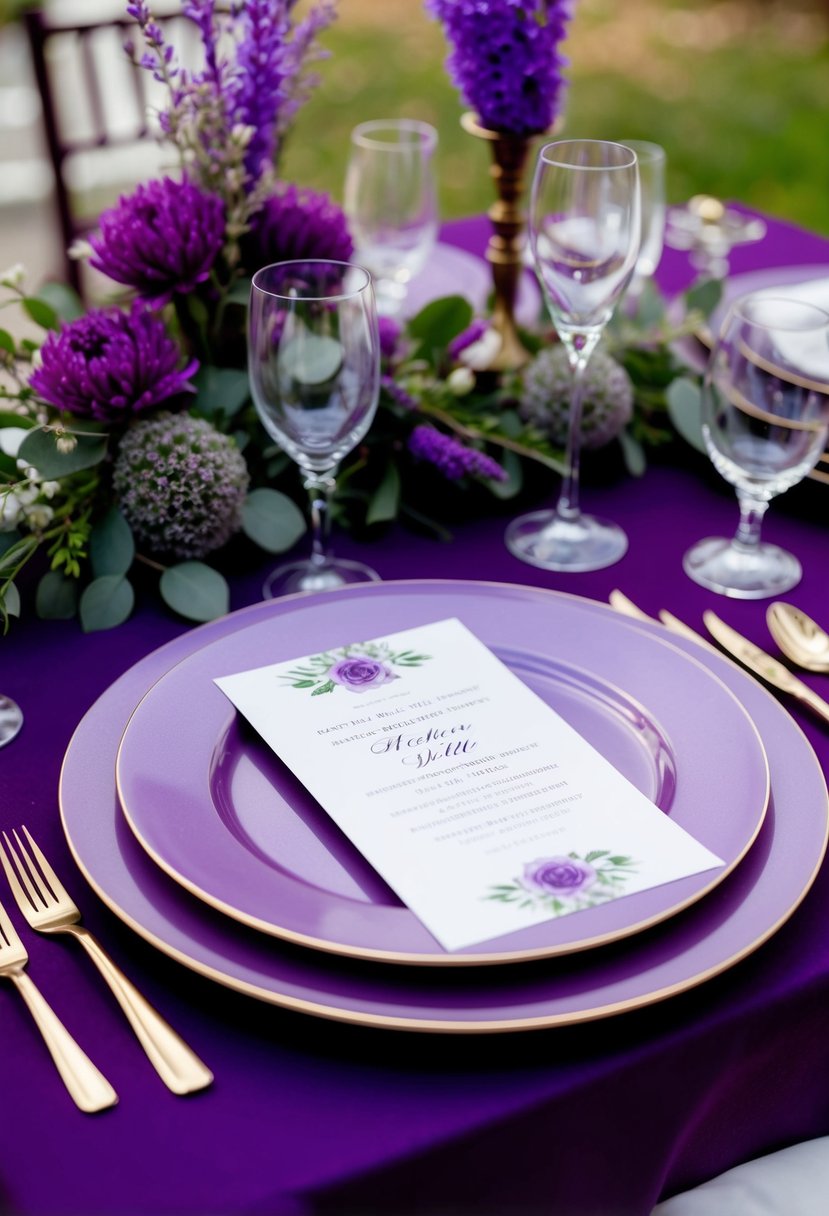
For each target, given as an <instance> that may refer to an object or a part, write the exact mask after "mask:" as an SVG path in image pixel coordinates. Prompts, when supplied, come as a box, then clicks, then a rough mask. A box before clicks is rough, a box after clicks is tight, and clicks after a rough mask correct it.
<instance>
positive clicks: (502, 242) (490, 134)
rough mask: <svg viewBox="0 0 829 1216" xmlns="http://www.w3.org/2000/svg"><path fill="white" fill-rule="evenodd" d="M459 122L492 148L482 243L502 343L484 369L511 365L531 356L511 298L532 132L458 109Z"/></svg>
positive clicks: (520, 256) (518, 266) (519, 263)
mask: <svg viewBox="0 0 829 1216" xmlns="http://www.w3.org/2000/svg"><path fill="white" fill-rule="evenodd" d="M461 126H462V127H463V129H464V131H467V132H468V133H469V134H470V135H475V136H477V138H478V139H485V140H486V141H487V142H488V143H489V146H490V150H491V153H492V163H491V165H490V169H489V173H490V176H491V178H492V180H493V182H494V183H495V189H496V192H497V195H498V197H497V198H496V200H495V202H494V203H493V204H492V206H491V207H490V208H489V210H488V212H487V215H488V216H489V218H490V220H491V221H492V229H493V231H492V235H491V236H490V238H489V244H488V245H487V248H486V260H487V261H488V262H489V264H490V265H491V266H492V282H493V287H494V291H495V307H494V309H493V313H492V328H493V329H494V330H495V331H496V332H497V333H498V334H499V335H500V337H501V345H500V347H499V349H498V352H497V354H496V355H495V356H494V357H493V359H492V361H491V362H490V365H489V367H488V368H487V369H486V370H488V371H499V372H500V371H514V370H515V369H516V368H519V367H523V366H524V364H525V363H527V362H528V361H529V359H530V358H531V356H530V352H529V351H528V350H527V349H526V347H525V346H524V344H523V342H522V341H521V338H520V337H519V334H518V330H517V328H516V324H515V302H516V296H517V294H518V283H519V280H520V278H521V272H522V270H523V269H524V228H525V224H526V217H525V216H524V212H523V211H522V209H521V197H522V195H523V193H524V171H525V169H526V164H527V157H528V155H529V152H530V149H531V147H532V142H533V140H534V139H535V138H537V136H535V135H511V134H509V133H508V132H506V131H492V130H490V129H489V128H487V127H482V126H481V124H480V123H479V122H478V120H477V118H476V116H475V115H474V114H472V113H471V112H470V113H466V114H464V115H462V117H461Z"/></svg>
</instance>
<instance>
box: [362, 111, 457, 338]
mask: <svg viewBox="0 0 829 1216" xmlns="http://www.w3.org/2000/svg"><path fill="white" fill-rule="evenodd" d="M437 143H438V133H437V131H436V130H435V128H434V127H432V126H430V125H429V123H426V122H419V121H417V120H416V119H412V118H399V119H377V120H375V121H372V122H363V123H360V124H359V126H357V127H355V128H354V130H353V131H352V133H351V155H350V157H349V161H348V167H347V169H346V176H345V199H344V203H345V212H346V215H347V216H348V220H349V225H350V228H351V232H352V235H353V237H354V244H355V246H356V250H357V256H358V258H359V259H360V263H361V265H363V266H366V267H368V269H369V270H370V271H371V274H372V276H373V278H374V285H375V291H376V294H377V308H378V311H379V312H380V313H381V314H382V315H385V316H392V315H394V314H395V313H397V312H399V311H400V309H401V307H402V306H403V303H404V301H405V298H406V293H407V291H408V285H409V282H410V281H411V280H412V279H413V278H414V277H415V275H416V274H417V273H418V272H419V271H420V270H422V269H423V266H424V265H425V262H426V259H427V258H428V256H429V254H430V253H431V251H432V249H433V247H434V244H435V240H436V239H437V231H438V203H437V188H436V185H435V173H434V154H435V149H436V148H437Z"/></svg>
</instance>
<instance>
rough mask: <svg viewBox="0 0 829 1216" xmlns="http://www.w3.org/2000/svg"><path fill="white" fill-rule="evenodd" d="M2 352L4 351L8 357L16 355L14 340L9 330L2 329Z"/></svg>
mask: <svg viewBox="0 0 829 1216" xmlns="http://www.w3.org/2000/svg"><path fill="white" fill-rule="evenodd" d="M0 350H4V351H5V352H6V354H8V355H13V354H14V353H15V350H16V347H15V345H14V338H13V337H12V336H11V334H10V333H9V331H8V330H7V329H0Z"/></svg>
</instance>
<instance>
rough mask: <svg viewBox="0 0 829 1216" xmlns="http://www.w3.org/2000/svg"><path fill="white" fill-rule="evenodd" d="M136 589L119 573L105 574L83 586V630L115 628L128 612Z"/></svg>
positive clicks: (130, 609) (81, 612)
mask: <svg viewBox="0 0 829 1216" xmlns="http://www.w3.org/2000/svg"><path fill="white" fill-rule="evenodd" d="M134 603H135V592H134V591H133V589H132V586H131V584H130V583H129V582H128V581H127V580H126V579H125V578H124V577H123V575H121V574H104V575H103V576H102V577H101V578H95V579H93V580H92V582H91V583H89V584H88V585H87V586H86V587H85V588H84V590H83V593H82V594H81V598H80V605H79V613H80V618H81V626H82V628H83V630H84V633H94V632H96V631H97V630H100V629H114V628H115V626H116V625H121V624H123V622H124V621H125V620H126V619H127V617H128V616H129V615H130V614H131V612H132V609H133V605H134Z"/></svg>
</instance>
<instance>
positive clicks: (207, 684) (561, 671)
mask: <svg viewBox="0 0 829 1216" xmlns="http://www.w3.org/2000/svg"><path fill="white" fill-rule="evenodd" d="M583 603H584V601H583V600H581V599H577V598H576V597H573V596H564V595H558V596H555V597H553V598H550V597H549V596H544V597H542V598H541V599H539V598H538V596H537V595H536V594H535V593H534V592H528V591H527V589H526V588H514V587H508V586H504V585H492V586H483V587H482V586H481V585H477V584H474V583H461V584H452V583H448V584H444V585H434V584H431V585H430V584H418V585H417V586H415V587H411V586H407V585H406V584H399V583H398V584H395V583H384V584H381V585H380V586H379V587H368V588H366V587H364V588H362V589H361V588H351V589H349V590H348V591H347V592H346V593H345V594H340V595H337V596H335V597H333V598H332V597H330V596H317V597H315V598H314V599H313V600H309V599H307V598H306V599H305V600H294V601H292V602H287V601H283V602H282V603H281V604H280V605H279V606H278V607H276V608H274V609H273V610H272V611H271V613H270V614H268V615H266V616H264V617H263V618H262V619H260V620H257V622H256V623H255V624H250V625H248V626H247V627H246V628H243V629H238V630H237V631H235V632H234V633H232V634H230V635H229V636H223V637H221V638H219V639H217V640H216V641H214V642H212V643H210V644H208V645H206V646H203V647H201V648H200V649H199V650H198V651H196V652H195V653H194V654H192V655H190V656H189V657H187V658H185V659H182V661H181V662H179V663H178V664H176V665H175V666H173V667H172V668H171V670H170V671H169V672H167V673H166V674H165V675H164V676H162V678H161V679H160V680H159V681H158V682H157V683H156V684H155V685H154V686H153V687H152V688H151V689H150V690H149V692H148V693H147V694H146V696H145V697H144V698H143V699H142V701H141V702H140V703H139V705H138V706H137V708H136V709H135V712H134V713H133V715H132V717H131V718H130V721H129V723H128V724H127V727H126V730H125V731H124V735H123V738H122V742H121V746H120V749H119V753H118V759H117V767H116V783H117V788H118V795H119V800H120V804H121V807H122V810H123V811H124V814H125V816H126V819H127V822H128V823H129V826H130V827H131V828H132V830H133V832H134V834H135V835H136V837H137V839H138V841H139V843H140V844H141V845H142V847H143V848H144V849H145V851H146V852H147V853H148V854H149V855H150V857H152V859H153V860H154V861H155V862H156V863H157V864H158V865H160V866H161V868H162V869H163V870H165V872H166V873H167V874H169V875H170V877H171V878H174V879H175V880H176V881H177V882H179V883H181V884H182V886H184V887H185V888H186V889H187V890H188V891H190V892H191V893H192V894H194V895H196V896H198V897H199V898H201V899H204V900H205V901H206V902H207V903H209V904H211V906H213V907H215V908H217V909H218V910H219V911H221V912H224V913H225V914H226V915H228V916H231V917H234V918H236V919H238V920H240V921H242V922H243V923H244V924H247V925H250V926H251V927H253V928H256V929H260V930H262V931H263V932H266V933H273V934H274V935H276V936H278V937H282V938H284V939H286V940H288V941H292V942H295V943H297V944H299V945H304V946H310V947H313V948H316V949H321V950H329V951H332V952H334V953H338V954H344V955H349V956H351V957H355V958H367V959H376V960H382V961H384V962H390V963H402V964H429V965H442V966H463V965H466V966H470V965H482V964H495V963H514V962H517V961H527V960H529V959H533V958H545V957H551V956H553V955H559V954H563V953H568V952H571V951H576V950H584V949H588V948H594V947H596V946H598V945H604V944H606V943H608V942H611V941H615V940H618V939H619V938H621V937H625V936H628V935H630V934H632V933H636V932H639V931H641V930H642V929H645V928H648V927H650V926H651V925H654V924H656V923H658V922H659V921H660V920H664V919H665V918H667V917H668V916H672V915H675V914H676V913H677V912H679V911H680V910H682V909H683V908H685V907H687V906H688V905H689V904H691V903H693V902H694V901H695V900H697V899H700V898H701V897H702V896H703V895H705V894H707V893H708V892H709V891H711V890H712V889H713V888H714V887H715V886H716V885H717V884H718V883H720V882H722V881H723V879H724V878H725V877H726V876H727V874H728V873H729V872H730V871H731V870H732V869H733V868H734V866H736V865H737V864H738V862H739V861H740V859H741V858H742V857H743V856H744V855H745V853H746V851H747V850H748V848H749V847H750V846H751V844H752V842H753V841H754V839H755V837H756V835H757V832H758V831H759V828H760V824H761V823H762V819H763V815H764V814H765V811H766V806H767V803H768V794H769V777H768V764H767V761H766V755H765V751H764V750H763V745H762V743H761V741H760V737H759V735H758V733H757V730H756V728H755V726H754V723H753V722H752V721H751V718H750V717H749V716H748V714H747V713H746V712H745V710H744V709H743V707H742V705H741V704H740V702H739V701H738V700H737V698H736V697H735V696H734V694H733V693H732V692H731V691H730V689H728V688H727V687H726V686H725V685H724V684H723V683H722V682H721V681H720V680H719V679H718V678H717V676H715V675H714V674H713V673H712V672H711V671H710V670H709V668H707V667H705V666H704V665H703V664H701V663H699V662H697V661H696V660H695V659H694V658H692V657H690V656H689V655H686V654H684V653H683V652H682V651H680V650H677V649H675V648H674V647H672V646H671V645H670V644H669V643H668V642H667V641H665V640H663V639H653V638H650V637H638V638H637V637H633V638H632V637H630V636H628V635H627V634H626V632H625V629H624V625H623V623H622V621H621V619H620V618H619V617H618V616H616V615H612V616H607V617H601V618H599V619H598V620H586V618H585V614H584V609H583ZM453 616H457V617H460V618H461V619H462V620H463V622H464V624H465V625H466V626H467V627H468V628H469V629H470V630H471V631H472V632H473V633H475V634H476V635H477V636H478V637H479V638H480V639H481V640H482V641H483V642H484V643H486V645H487V646H489V647H490V649H491V650H493V652H494V653H495V654H496V655H497V656H498V657H499V658H500V659H501V660H502V661H503V662H504V663H505V664H506V665H507V666H508V667H509V668H510V669H511V670H512V671H513V672H515V674H516V675H517V676H518V677H519V678H520V679H521V680H522V681H523V682H524V683H525V684H526V685H528V687H530V688H531V689H532V690H533V691H534V692H535V693H536V694H537V695H538V696H539V697H540V698H541V699H542V700H543V701H545V702H547V703H548V704H549V705H551V706H552V707H553V708H554V709H555V710H557V711H558V712H559V713H560V714H561V715H562V716H563V717H564V718H565V719H566V720H567V721H568V722H569V723H570V724H571V725H572V726H573V727H574V728H575V729H576V730H577V731H578V732H579V733H580V734H581V735H582V736H583V737H584V738H586V739H587V741H588V742H589V743H591V744H592V745H593V746H594V747H595V748H596V749H597V751H599V752H600V753H601V754H602V755H603V756H605V757H606V758H607V759H608V760H610V761H611V763H612V764H614V765H615V767H616V768H617V769H618V770H619V771H620V772H622V773H623V775H624V776H626V777H627V778H628V780H629V781H631V782H632V783H633V784H634V785H636V786H637V787H638V788H639V789H640V790H641V791H642V792H643V793H644V794H645V795H646V796H647V797H649V798H650V799H651V800H652V801H653V802H654V803H655V804H656V805H657V806H658V807H660V809H661V810H662V811H663V812H664V813H665V814H668V815H670V817H671V819H673V820H674V822H676V823H677V824H679V826H680V827H682V828H684V829H685V830H686V831H687V832H689V833H690V834H691V835H692V836H693V837H695V839H697V840H699V841H700V842H701V843H702V844H704V845H705V846H706V848H708V849H710V850H711V851H712V852H713V853H714V854H716V856H718V857H720V858H722V860H723V862H724V864H723V865H722V866H721V867H718V868H717V869H714V870H708V871H705V872H703V873H701V874H695V875H691V876H689V877H688V878H684V879H680V880H677V881H675V882H672V883H667V884H663V885H661V886H658V887H654V888H652V889H651V890H648V891H641V892H639V893H637V894H633V895H629V896H626V897H624V898H623V899H618V900H613V901H611V902H609V903H607V904H604V905H602V906H598V907H594V908H589V909H585V910H583V911H580V912H578V913H577V914H575V915H571V916H562V917H559V918H551V919H548V920H545V921H544V922H543V923H541V924H537V925H533V926H531V927H529V928H524V929H521V930H520V931H514V932H512V933H506V934H505V935H503V936H501V937H498V938H497V939H493V940H492V941H487V942H484V943H482V944H479V945H477V946H472V947H467V948H465V949H463V950H456V951H452V952H448V951H446V950H445V949H443V947H442V946H440V945H439V943H438V942H437V941H436V940H435V938H433V937H432V935H431V934H430V933H429V932H428V930H427V929H426V928H425V926H424V925H423V924H422V923H421V921H420V920H419V919H418V918H417V917H416V916H415V915H414V914H413V913H412V912H411V911H410V910H409V909H408V908H407V907H405V905H403V904H402V903H401V901H400V900H399V899H398V898H397V897H396V896H395V894H394V893H393V891H391V890H390V889H389V887H388V886H387V885H386V884H385V883H384V882H383V880H382V879H381V878H380V877H379V876H378V875H377V874H376V872H375V871H374V870H373V869H372V867H371V866H370V865H369V864H368V863H367V862H366V861H365V860H364V858H363V857H362V856H361V854H360V853H359V851H358V850H357V849H356V848H355V847H354V846H353V845H352V844H351V842H350V841H349V840H348V839H347V837H346V836H345V835H344V834H343V833H342V832H341V831H340V830H339V829H338V828H337V826H336V824H335V823H334V821H333V820H332V819H331V818H330V817H329V816H328V815H327V814H326V813H325V811H324V810H322V808H321V807H320V806H319V805H318V804H317V803H316V801H315V799H314V798H313V797H312V796H311V795H310V794H309V793H308V792H307V790H306V789H305V788H304V787H303V786H302V784H301V783H300V782H299V781H298V780H297V778H296V777H295V776H294V774H293V773H292V772H291V771H290V770H289V769H288V768H287V767H286V766H285V765H284V764H283V763H282V762H281V761H280V760H279V759H278V758H277V757H276V756H275V755H274V754H273V753H272V752H271V750H270V748H269V747H268V746H267V745H266V744H265V743H264V742H263V741H262V740H261V739H260V738H259V737H258V735H256V734H255V733H254V732H253V731H251V730H250V729H248V728H247V727H246V725H245V724H244V723H243V722H241V721H240V718H239V715H237V713H236V711H235V710H234V708H233V706H232V705H231V704H230V702H229V701H228V699H227V698H226V697H225V695H224V694H223V693H222V692H221V691H220V690H219V689H218V688H217V687H216V686H215V684H214V683H213V681H214V679H215V678H216V677H217V676H223V675H229V674H231V673H234V672H238V671H245V670H248V669H250V668H254V667H259V666H264V665H266V664H270V663H278V662H284V661H291V660H294V659H299V658H301V657H304V656H305V655H306V654H313V653H318V652H320V651H324V650H328V649H331V648H334V647H337V646H344V645H347V644H351V643H354V642H357V641H368V640H370V639H373V638H376V637H379V636H383V635H385V634H388V633H391V632H394V631H397V630H400V629H411V628H412V627H414V626H417V625H419V624H426V623H429V622H432V621H438V620H441V619H444V618H446V617H453ZM518 640H520V644H516V642H517V641H518ZM680 689H681V695H680V693H679V691H678V690H680ZM700 705H705V707H706V712H705V713H704V714H701V713H699V712H698V707H699V706H700ZM187 706H198V712H197V713H195V712H188V711H187V709H185V711H184V712H182V707H187ZM724 806H727V807H728V808H729V812H728V814H727V815H723V814H722V808H723V807H724Z"/></svg>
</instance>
